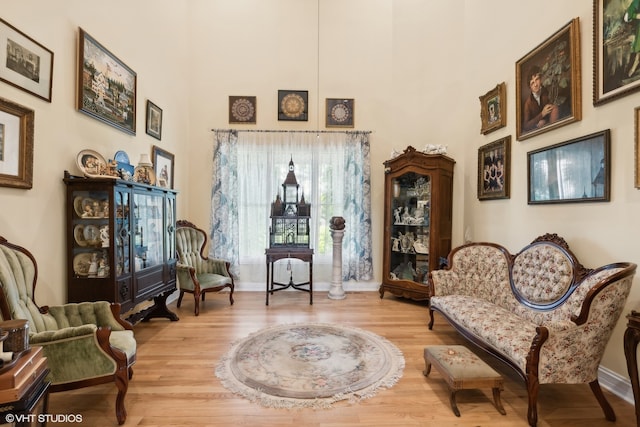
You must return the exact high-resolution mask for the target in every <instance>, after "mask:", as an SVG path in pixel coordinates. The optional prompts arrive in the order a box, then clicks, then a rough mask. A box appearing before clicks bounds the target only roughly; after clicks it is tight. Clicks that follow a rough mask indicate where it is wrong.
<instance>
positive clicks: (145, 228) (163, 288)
mask: <svg viewBox="0 0 640 427" xmlns="http://www.w3.org/2000/svg"><path fill="white" fill-rule="evenodd" d="M64 183H65V184H66V190H67V198H66V205H67V208H66V210H67V214H66V216H67V221H66V222H67V230H66V237H67V279H68V280H67V300H68V301H69V302H83V301H109V302H117V303H120V304H121V312H122V313H127V312H128V311H132V309H133V308H134V307H136V306H138V305H139V304H141V303H144V302H146V301H153V304H147V306H146V307H143V308H142V309H141V310H140V311H138V312H135V311H134V312H132V313H131V314H130V315H129V317H128V320H130V321H132V322H134V323H135V322H137V321H139V320H148V319H150V318H153V317H166V318H168V319H170V320H178V317H177V316H176V315H175V313H173V312H171V311H170V310H169V309H168V308H167V306H166V299H167V297H168V296H169V295H170V294H171V293H172V292H174V291H175V290H176V263H177V259H176V246H175V215H176V192H175V191H174V190H170V189H166V188H160V187H155V186H151V185H146V184H140V183H136V182H132V181H124V180H121V179H113V178H108V177H106V178H85V177H78V176H73V175H70V174H69V173H68V172H65V174H64ZM142 305H144V304H142Z"/></svg>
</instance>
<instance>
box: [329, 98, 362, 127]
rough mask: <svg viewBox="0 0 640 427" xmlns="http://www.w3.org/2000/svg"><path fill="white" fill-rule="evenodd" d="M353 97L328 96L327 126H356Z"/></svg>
mask: <svg viewBox="0 0 640 427" xmlns="http://www.w3.org/2000/svg"><path fill="white" fill-rule="evenodd" d="M354 104H355V101H354V100H353V98H327V116H326V126H327V127H328V128H352V127H353V126H354V108H355V105H354Z"/></svg>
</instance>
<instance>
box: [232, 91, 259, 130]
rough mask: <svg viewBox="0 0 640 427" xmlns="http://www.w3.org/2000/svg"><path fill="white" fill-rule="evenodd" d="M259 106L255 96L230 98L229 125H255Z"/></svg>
mask: <svg viewBox="0 0 640 427" xmlns="http://www.w3.org/2000/svg"><path fill="white" fill-rule="evenodd" d="M257 115H258V106H257V101H256V97H255V96H230V97H229V123H238V124H255V123H256V120H257Z"/></svg>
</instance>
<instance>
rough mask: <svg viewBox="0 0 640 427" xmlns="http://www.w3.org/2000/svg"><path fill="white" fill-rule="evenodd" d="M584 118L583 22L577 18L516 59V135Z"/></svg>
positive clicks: (524, 135) (533, 133) (522, 136)
mask: <svg viewBox="0 0 640 427" xmlns="http://www.w3.org/2000/svg"><path fill="white" fill-rule="evenodd" d="M581 119H582V95H581V78H580V25H579V20H578V18H574V19H573V20H571V21H570V22H569V23H568V24H566V25H565V26H564V27H562V28H560V29H559V30H558V31H556V32H555V33H554V34H553V35H551V36H550V37H549V38H547V39H546V40H545V41H544V42H542V43H541V44H539V45H538V46H537V47H536V48H535V49H533V50H532V51H531V52H529V53H528V54H526V55H525V56H524V57H522V58H521V59H520V60H518V61H517V62H516V138H517V139H518V140H524V139H527V138H531V137H533V136H536V135H539V134H541V133H543V132H547V131H550V130H552V129H556V128H559V127H561V126H564V125H568V124H569V123H573V122H576V121H579V120H581Z"/></svg>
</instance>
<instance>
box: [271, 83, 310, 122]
mask: <svg viewBox="0 0 640 427" xmlns="http://www.w3.org/2000/svg"><path fill="white" fill-rule="evenodd" d="M278 120H294V121H304V122H306V121H307V120H309V92H308V91H306V90H279V91H278Z"/></svg>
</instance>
